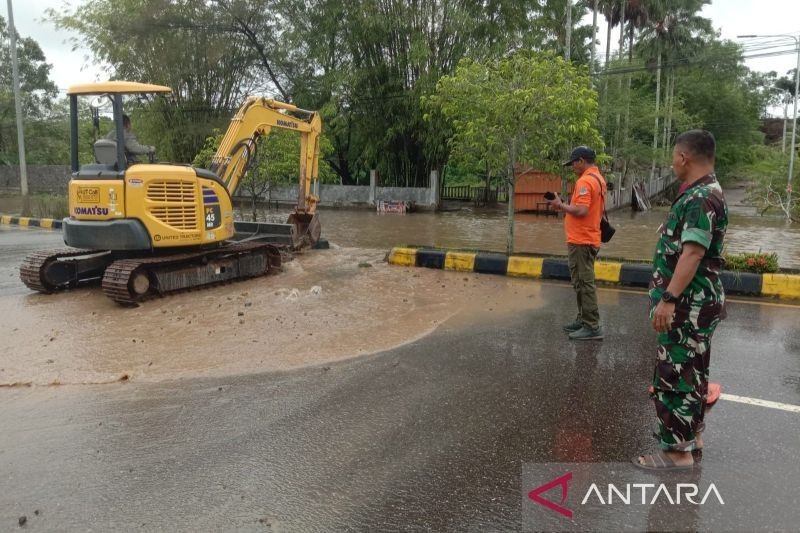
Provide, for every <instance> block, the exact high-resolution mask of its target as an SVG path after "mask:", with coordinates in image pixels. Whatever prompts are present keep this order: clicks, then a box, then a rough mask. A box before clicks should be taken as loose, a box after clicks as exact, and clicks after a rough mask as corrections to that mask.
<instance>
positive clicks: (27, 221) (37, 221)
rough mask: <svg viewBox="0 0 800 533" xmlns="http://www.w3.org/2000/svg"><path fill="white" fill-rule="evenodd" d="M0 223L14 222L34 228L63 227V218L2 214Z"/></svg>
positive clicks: (17, 224)
mask: <svg viewBox="0 0 800 533" xmlns="http://www.w3.org/2000/svg"><path fill="white" fill-rule="evenodd" d="M0 224H14V225H16V226H24V227H32V228H46V229H61V219H55V218H31V217H17V216H11V215H0Z"/></svg>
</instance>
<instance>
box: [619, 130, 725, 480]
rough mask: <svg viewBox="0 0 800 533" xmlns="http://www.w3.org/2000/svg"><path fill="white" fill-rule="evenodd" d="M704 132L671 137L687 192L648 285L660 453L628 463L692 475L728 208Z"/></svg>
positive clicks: (663, 233)
mask: <svg viewBox="0 0 800 533" xmlns="http://www.w3.org/2000/svg"><path fill="white" fill-rule="evenodd" d="M714 152H715V141H714V137H713V136H712V135H711V133H709V132H707V131H703V130H691V131H687V132H685V133H683V134H681V135H679V136H678V138H677V139H676V141H675V148H674V150H673V154H672V168H673V170H674V172H675V176H676V177H677V179H678V180H679V181H680V182H681V183H685V184H687V185H688V187H687V188H686V190H685V191H684V192H683V193H682V194H680V195H679V197H678V199H677V200H675V202H673V204H672V208H671V209H670V212H669V216H668V217H667V220H666V222H664V224H663V225H662V226H661V229H660V237H659V240H658V244H657V245H656V251H655V256H654V257H653V278H652V280H651V282H650V318H651V320H652V324H653V328H654V329H655V330H656V331H657V332H658V355H657V357H656V367H655V372H654V376H653V387H652V397H653V401H654V403H655V406H656V414H657V416H658V425H659V436H660V444H661V449H662V451H661V453H658V454H653V455H646V456H639V457H637V458H634V463H635V464H636V465H637V466H640V467H643V468H650V469H675V468H691V467H692V466H693V463H694V458H693V456H695V457H697V455H698V454H697V452H696V450H699V449H701V448H702V439H701V432H702V431H703V429H704V422H703V415H704V411H705V401H706V395H707V393H708V366H709V357H710V354H711V337H712V335H713V334H714V329H715V328H716V327H717V324H718V323H719V321H720V320H721V319H723V318H725V316H724V315H725V292H724V290H723V288H722V282H721V280H720V271H721V270H722V266H723V259H722V245H723V240H724V237H725V229H726V227H727V225H728V208H727V206H726V204H725V198H724V196H723V194H722V188H721V187H720V185H719V183H718V182H717V179H716V176H715V175H714Z"/></svg>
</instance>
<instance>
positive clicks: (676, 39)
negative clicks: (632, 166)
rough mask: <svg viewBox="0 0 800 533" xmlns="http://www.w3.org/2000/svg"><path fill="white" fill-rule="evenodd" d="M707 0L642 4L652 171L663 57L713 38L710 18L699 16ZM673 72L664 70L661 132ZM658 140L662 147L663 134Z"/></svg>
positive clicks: (670, 106)
mask: <svg viewBox="0 0 800 533" xmlns="http://www.w3.org/2000/svg"><path fill="white" fill-rule="evenodd" d="M710 3H711V0H649V1H647V2H646V3H645V7H644V9H646V15H645V16H646V20H647V21H648V23H647V24H645V25H644V27H643V29H642V32H641V38H640V41H639V47H640V50H641V53H642V54H643V56H644V57H645V60H646V61H648V62H652V61H653V60H655V70H656V94H655V109H656V113H655V119H654V124H655V126H654V128H653V162H652V172H653V173H654V172H655V168H656V164H657V162H658V159H660V158H659V154H658V147H659V142H658V141H659V133H661V132H660V131H659V120H660V118H661V115H662V114H663V113H662V111H661V100H662V92H661V78H662V66H663V63H664V60H665V59H666V60H667V61H670V60H673V59H675V58H677V57H685V56H687V55H688V52H689V51H690V50H698V49H699V48H700V47H701V46H703V44H704V43H705V41H706V40H707V39H710V38H713V35H714V32H713V28H712V27H711V21H710V20H708V19H707V18H704V17H701V16H700V15H699V13H700V11H701V10H702V9H703V6H705V5H708V4H710ZM674 90H675V74H674V69H670V70H669V71H668V78H667V87H666V91H665V93H666V94H665V96H664V97H665V100H666V102H667V104H666V119H665V122H664V125H665V127H666V129H665V131H667V130H669V129H670V127H671V126H670V124H669V122H670V115H671V113H672V112H673V110H674V105H673V103H674V99H673V95H674ZM663 136H664V137H665V138H664V140H663V141H662V148H663V147H666V145H667V144H668V143H667V140H666V133H665V134H664V135H663Z"/></svg>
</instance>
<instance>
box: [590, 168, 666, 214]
mask: <svg viewBox="0 0 800 533" xmlns="http://www.w3.org/2000/svg"><path fill="white" fill-rule="evenodd" d="M674 182H675V177H674V176H673V175H672V173H669V174H665V175H662V176H660V177H657V178H652V179H649V180H637V179H634V180H633V183H635V184H637V185H639V184H641V185H640V187H642V188H643V189H644V192H645V194H646V195H647V198H652V197H653V196H656V195H658V194H660V193H662V192H664V190H665V189H666V188H667V187H669V186H670V185H672V184H673V183H674ZM631 193H632V186H629V187H627V188H625V189H614V190H613V191H608V195H607V196H606V210H607V211H613V210H614V209H620V208H622V207H628V206H629V205H631Z"/></svg>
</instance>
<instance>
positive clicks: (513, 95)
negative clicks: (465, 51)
mask: <svg viewBox="0 0 800 533" xmlns="http://www.w3.org/2000/svg"><path fill="white" fill-rule="evenodd" d="M423 105H424V106H425V107H427V108H428V109H431V110H433V111H435V112H440V113H442V115H444V116H445V117H447V118H448V119H449V120H450V121H452V127H453V130H454V132H455V134H454V136H453V137H452V139H451V146H452V149H453V153H454V156H455V157H458V155H459V154H461V155H462V156H463V157H472V158H474V157H476V156H475V155H472V154H480V159H481V160H482V161H484V162H485V163H486V165H487V167H488V168H489V170H490V171H492V172H494V173H498V174H503V175H505V177H506V180H507V182H508V185H509V202H508V211H509V213H508V241H507V249H508V252H509V253H511V252H513V250H514V183H515V170H516V169H517V167H518V165H519V164H520V163H526V164H528V165H531V166H533V167H535V168H541V169H543V170H551V171H556V170H557V169H558V168H559V162H560V161H561V159H562V158H563V157H564V154H565V153H567V152H568V151H569V149H570V148H571V147H572V146H574V145H575V144H584V143H585V144H590V145H594V146H600V144H601V139H600V134H599V132H598V131H597V129H596V128H595V126H594V124H595V122H596V119H597V93H596V92H595V91H594V89H592V87H591V82H590V79H589V76H588V72H587V69H586V68H580V69H579V68H576V67H574V66H573V65H571V64H570V63H568V62H566V61H565V60H564V59H563V58H561V57H559V56H556V55H555V54H554V53H552V52H546V53H528V52H518V53H515V54H512V55H510V56H508V57H505V58H503V59H498V60H493V61H487V62H484V63H478V62H475V61H471V60H467V59H465V60H462V61H461V63H460V64H459V66H458V68H457V69H456V71H455V73H454V74H453V75H451V76H444V77H442V79H440V80H439V83H438V84H437V86H436V92H435V94H434V95H433V96H431V97H429V98H426V99H424V100H423Z"/></svg>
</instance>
